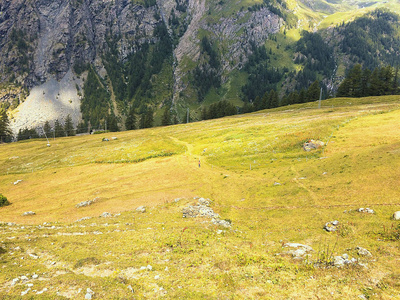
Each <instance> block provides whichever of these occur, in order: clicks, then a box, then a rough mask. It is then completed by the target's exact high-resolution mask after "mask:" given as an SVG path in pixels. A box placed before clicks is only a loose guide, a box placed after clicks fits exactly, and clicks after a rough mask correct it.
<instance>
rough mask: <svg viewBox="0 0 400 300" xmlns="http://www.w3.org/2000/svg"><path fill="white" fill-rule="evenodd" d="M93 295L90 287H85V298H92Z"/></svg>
mask: <svg viewBox="0 0 400 300" xmlns="http://www.w3.org/2000/svg"><path fill="white" fill-rule="evenodd" d="M93 296H94V292H93V291H92V290H91V289H90V288H87V289H86V295H85V299H93Z"/></svg>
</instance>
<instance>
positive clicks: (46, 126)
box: [43, 121, 51, 137]
mask: <svg viewBox="0 0 400 300" xmlns="http://www.w3.org/2000/svg"><path fill="white" fill-rule="evenodd" d="M43 131H44V133H45V134H46V136H47V137H49V136H50V134H51V126H50V122H49V121H46V122H45V123H44V126H43Z"/></svg>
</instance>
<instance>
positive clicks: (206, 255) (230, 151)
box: [0, 96, 400, 299]
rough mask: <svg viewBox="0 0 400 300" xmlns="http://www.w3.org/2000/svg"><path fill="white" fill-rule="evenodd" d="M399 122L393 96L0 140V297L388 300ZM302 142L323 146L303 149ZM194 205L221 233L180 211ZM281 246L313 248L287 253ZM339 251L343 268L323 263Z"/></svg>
mask: <svg viewBox="0 0 400 300" xmlns="http://www.w3.org/2000/svg"><path fill="white" fill-rule="evenodd" d="M399 120H400V97H399V96H385V97H369V98H362V99H346V98H337V99H329V100H325V101H322V107H321V108H320V109H318V103H306V104H299V105H293V106H289V107H281V108H278V109H273V110H265V111H260V112H256V113H253V114H246V115H238V116H233V117H226V118H223V119H218V120H210V121H202V122H197V123H191V124H180V125H175V126H169V127H158V128H152V129H146V130H137V131H129V132H119V133H105V134H101V135H90V136H80V137H67V138H57V139H55V140H50V144H51V147H46V144H47V141H46V140H32V141H23V142H18V143H12V144H3V145H0V193H1V194H3V195H4V196H6V197H7V198H8V200H9V201H10V202H11V203H12V204H11V205H10V206H6V207H2V208H0V247H1V248H0V261H1V264H0V268H1V272H0V296H1V297H2V298H4V299H14V298H15V299H20V298H25V297H26V298H28V297H29V298H30V299H64V298H65V299H67V298H71V299H84V298H85V294H86V290H87V288H90V289H91V290H93V291H94V297H93V298H94V299H155V298H156V299H157V298H163V299H359V297H364V298H363V299H398V298H399V297H400V283H399V282H400V270H399V263H400V260H399V257H400V242H399V233H400V225H399V224H400V222H399V221H394V220H392V219H391V216H392V215H393V213H394V212H395V211H398V210H400V202H399V198H400V187H399V178H400V156H399V154H400V126H399ZM113 137H115V138H116V139H112V138H113ZM103 138H108V139H109V141H107V142H103V141H102V139H103ZM310 139H318V140H321V141H323V142H324V143H325V146H324V147H322V148H320V149H318V150H313V151H310V152H305V151H304V150H303V149H302V145H303V143H304V142H305V141H308V140H310ZM199 160H200V162H201V167H200V168H199V166H198V164H199ZM18 180H21V181H20V182H18V183H17V184H14V183H16V182H17V181H18ZM195 197H204V198H209V199H211V200H212V204H211V208H212V209H213V210H214V211H215V212H216V213H218V214H219V215H220V216H221V219H225V220H229V221H231V222H232V227H231V228H224V227H221V226H218V225H214V224H213V223H212V222H211V220H210V219H208V218H183V217H182V209H183V208H184V207H187V206H188V205H193V204H196V203H197V200H196V199H195ZM92 199H96V201H95V202H94V203H93V204H92V205H90V206H87V207H81V208H77V207H76V204H78V203H80V202H83V201H87V200H92ZM143 205H144V206H146V212H145V213H141V212H138V211H136V208H137V207H139V206H143ZM361 207H363V208H366V207H369V208H371V209H373V210H374V211H375V213H374V214H367V213H360V212H358V211H357V209H359V208H361ZM27 211H34V212H35V213H36V215H32V216H22V214H23V213H24V212H27ZM104 212H109V213H111V214H112V215H113V216H112V217H100V215H101V214H102V213H104ZM85 217H87V218H86V219H85V220H80V221H77V220H78V219H81V218H85ZM333 220H338V221H339V225H338V226H337V230H336V231H335V232H326V231H325V230H324V229H323V227H324V225H325V223H327V222H329V221H333ZM8 222H13V223H15V224H8ZM288 242H292V243H301V244H305V245H308V246H310V247H312V248H313V251H311V252H310V255H309V256H307V257H304V259H297V258H296V257H293V256H292V255H291V254H288V253H287V251H288V250H289V249H288V247H284V245H285V244H286V243H288ZM356 247H362V248H365V249H367V250H369V251H370V252H371V254H372V257H368V256H363V255H360V254H358V252H357V251H356ZM1 250H3V251H1ZM343 254H348V256H349V257H350V258H355V259H357V261H358V263H357V264H349V265H346V266H344V267H341V268H338V267H335V266H333V264H332V259H333V257H334V256H341V255H343ZM150 266H151V267H150ZM33 275H38V278H36V276H34V277H35V278H32V276H33ZM21 276H26V277H27V280H25V281H24V279H23V278H22V277H21ZM15 278H19V280H18V281H15V282H13V279H15ZM28 284H29V285H28ZM44 289H45V290H44ZM25 292H26V295H25V294H24V293H25ZM38 293H39V294H38ZM21 295H25V296H21Z"/></svg>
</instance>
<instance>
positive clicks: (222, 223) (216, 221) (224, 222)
mask: <svg viewBox="0 0 400 300" xmlns="http://www.w3.org/2000/svg"><path fill="white" fill-rule="evenodd" d="M211 222H212V223H213V224H215V225H219V226H222V227H225V228H230V227H231V226H232V224H231V222H230V221H227V220H220V219H218V218H213V219H212V220H211Z"/></svg>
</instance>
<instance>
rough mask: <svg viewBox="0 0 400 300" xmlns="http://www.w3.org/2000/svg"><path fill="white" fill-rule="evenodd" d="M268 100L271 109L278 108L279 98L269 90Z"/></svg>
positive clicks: (273, 91)
mask: <svg viewBox="0 0 400 300" xmlns="http://www.w3.org/2000/svg"><path fill="white" fill-rule="evenodd" d="M269 99H270V104H271V108H275V107H278V106H279V96H278V94H277V92H275V90H271V92H270V93H269Z"/></svg>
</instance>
